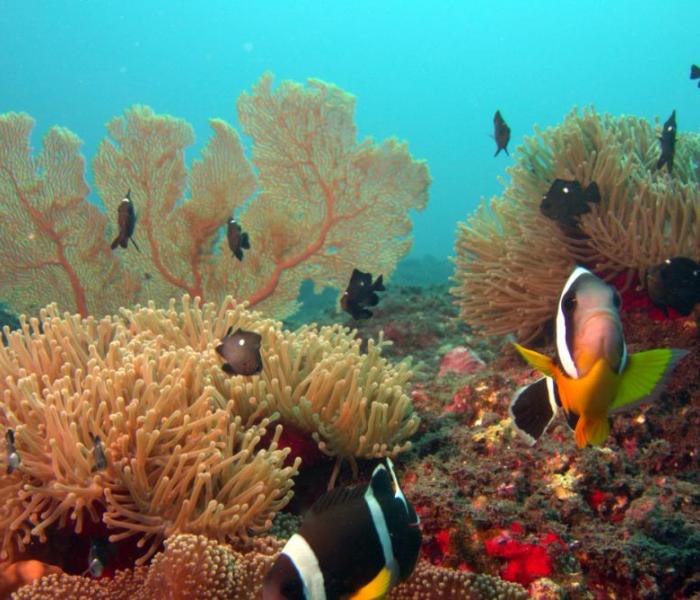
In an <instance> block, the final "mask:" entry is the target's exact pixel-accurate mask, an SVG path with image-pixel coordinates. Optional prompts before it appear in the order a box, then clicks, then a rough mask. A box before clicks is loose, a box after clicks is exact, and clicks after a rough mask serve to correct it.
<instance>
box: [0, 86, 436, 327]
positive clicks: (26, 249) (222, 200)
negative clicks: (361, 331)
mask: <svg viewBox="0 0 700 600" xmlns="http://www.w3.org/2000/svg"><path fill="white" fill-rule="evenodd" d="M272 82H273V79H272V76H271V75H270V74H266V75H264V76H263V77H262V78H261V79H260V81H259V83H258V84H257V85H255V86H253V88H252V90H251V91H250V92H249V93H244V94H243V95H242V96H241V97H240V99H239V101H238V114H239V121H240V123H241V124H242V127H243V130H244V132H245V133H246V134H249V135H250V136H251V138H252V159H253V163H254V165H253V164H251V162H250V161H249V160H248V159H247V158H246V156H245V153H244V149H243V144H242V142H241V139H240V137H239V135H238V133H237V132H236V130H235V129H234V128H233V127H232V126H231V125H229V124H228V123H226V122H225V121H223V120H220V119H212V120H211V121H210V125H211V128H212V131H213V134H212V136H211V138H210V139H209V142H208V144H207V145H206V147H205V148H204V150H203V151H202V156H201V159H199V160H194V161H193V162H192V167H191V169H190V170H189V173H188V167H187V164H186V161H185V151H186V149H187V148H188V146H191V145H192V144H193V142H194V131H193V129H192V127H191V126H190V125H189V124H188V123H187V122H186V121H183V120H182V119H177V118H175V117H171V116H169V115H159V114H156V113H155V112H154V111H153V110H152V109H150V108H149V107H147V106H139V105H136V106H133V107H131V108H129V109H127V110H126V111H125V112H124V114H123V115H122V116H119V117H115V118H114V119H112V120H111V121H110V122H109V123H108V124H107V130H108V136H107V137H106V138H105V139H104V140H103V141H102V142H101V144H100V146H99V151H98V153H97V155H96V156H95V158H94V159H93V161H92V168H93V173H94V181H95V185H96V188H97V191H98V192H99V194H100V198H101V201H102V204H103V205H104V207H105V209H106V211H107V212H106V213H105V212H103V211H102V210H101V209H100V208H98V207H97V206H96V205H94V204H91V203H90V202H89V201H88V199H87V197H88V194H89V192H90V190H89V188H88V186H87V183H86V181H85V178H84V160H83V157H82V156H81V154H80V152H79V147H80V140H79V139H78V138H77V137H76V136H75V135H74V134H72V133H71V132H69V131H68V130H66V129H62V128H58V127H55V128H53V129H51V130H49V133H48V134H47V135H46V136H45V138H44V141H43V149H42V151H41V153H40V154H39V155H38V156H36V157H34V156H33V155H32V151H31V147H30V143H29V142H30V135H31V131H32V129H33V126H34V121H33V119H31V117H29V116H28V115H25V114H17V113H8V114H3V115H0V262H2V264H3V269H4V272H5V274H6V275H7V276H6V277H3V278H2V280H1V281H0V297H2V299H3V300H5V301H7V302H8V303H9V304H10V306H11V307H12V308H13V309H14V310H16V311H17V312H24V313H27V314H36V312H37V311H38V310H39V308H41V307H42V306H44V305H45V304H48V303H49V302H58V304H59V306H60V307H61V309H68V310H70V311H71V312H73V311H77V312H79V313H80V314H81V315H83V316H87V315H88V314H91V315H97V316H102V315H105V314H111V313H112V312H113V311H115V310H116V309H117V308H118V307H117V306H116V303H117V300H115V299H118V302H120V303H121V305H123V306H133V305H134V304H136V303H138V302H141V303H145V302H146V301H147V300H148V301H150V300H153V301H155V302H156V304H157V305H158V306H161V307H164V306H166V305H167V303H168V300H169V299H170V298H172V297H180V296H182V294H183V293H187V294H189V295H190V296H192V297H197V296H198V297H201V298H206V299H207V300H210V301H216V302H221V301H222V300H223V298H224V296H226V295H227V294H231V295H233V296H234V297H236V299H237V300H239V301H244V300H247V301H248V302H250V304H251V305H257V307H258V308H259V309H262V310H265V311H266V312H267V313H268V314H271V315H275V316H276V317H278V318H281V317H284V316H287V315H289V314H291V313H293V312H294V311H295V309H296V308H297V303H296V299H297V296H298V293H299V288H300V286H301V284H302V283H303V282H304V281H306V280H311V281H313V282H314V284H315V286H316V288H317V289H322V288H324V287H329V286H330V287H334V288H336V289H338V290H340V289H342V288H343V287H344V286H345V284H346V283H347V280H348V278H349V276H350V273H351V272H352V270H353V269H354V268H355V267H361V268H362V269H364V270H368V271H372V272H378V273H383V274H384V275H385V276H388V275H390V274H391V272H392V271H393V270H394V268H395V266H396V263H397V262H398V260H399V259H400V258H401V257H402V256H404V255H405V254H406V253H407V252H408V250H409V248H410V246H411V236H410V232H411V219H410V217H409V211H411V210H422V209H423V208H424V207H425V205H426V203H427V201H428V188H429V186H430V175H429V173H428V168H427V165H426V164H425V162H424V161H417V160H414V159H413V157H412V156H411V154H410V153H409V151H408V147H407V144H405V143H402V142H399V141H397V140H395V139H390V140H387V141H385V142H383V143H381V144H378V143H375V142H374V141H372V140H365V141H361V142H358V140H357V130H356V127H355V124H354V110H355V98H354V97H353V96H352V95H350V94H348V93H347V92H345V91H343V90H342V89H340V88H338V87H336V86H334V85H332V84H329V83H325V82H322V81H319V80H315V79H313V80H309V81H308V84H307V85H299V84H296V83H294V82H290V81H285V82H282V83H281V84H280V85H279V86H278V87H277V88H276V89H273V85H272ZM253 166H254V167H255V169H256V171H255V173H254V172H253ZM256 176H257V178H256ZM188 184H189V188H188ZM127 190H130V194H131V199H132V201H133V206H134V208H135V211H136V213H137V216H138V225H137V226H136V231H135V232H134V239H135V240H136V241H137V243H138V244H139V248H140V252H128V251H124V252H122V251H116V252H112V251H111V250H110V247H109V242H110V240H111V239H113V238H114V233H115V231H114V226H115V221H114V220H115V214H116V212H117V207H118V206H119V205H120V203H121V201H122V199H123V198H124V194H126V193H127ZM233 215H236V216H237V217H238V218H239V220H240V223H241V224H242V226H243V228H244V229H245V231H246V232H247V233H249V234H250V240H251V242H250V243H251V251H250V252H248V253H247V254H246V258H245V260H244V261H242V262H240V263H239V262H237V261H235V260H234V261H233V262H232V259H231V254H230V251H229V249H228V248H227V246H226V237H225V236H223V235H221V233H222V231H223V228H224V227H225V225H226V222H227V220H228V219H229V218H230V217H231V216H233Z"/></svg>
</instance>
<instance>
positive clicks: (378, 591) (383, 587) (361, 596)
mask: <svg viewBox="0 0 700 600" xmlns="http://www.w3.org/2000/svg"><path fill="white" fill-rule="evenodd" d="M390 587H391V571H389V569H387V568H386V567H384V568H383V569H382V570H381V571H379V573H377V575H376V577H375V578H374V579H372V581H370V582H369V583H367V584H366V585H364V586H362V588H360V589H359V590H357V591H356V592H355V593H354V594H353V595H352V596H350V599H349V600H382V599H383V598H385V597H386V594H387V592H388V591H389V588H390Z"/></svg>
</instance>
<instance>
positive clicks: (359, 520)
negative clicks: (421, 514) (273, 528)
mask: <svg viewBox="0 0 700 600" xmlns="http://www.w3.org/2000/svg"><path fill="white" fill-rule="evenodd" d="M420 545H421V531H420V519H419V518H418V515H417V514H416V511H415V509H414V508H413V506H412V505H411V503H410V502H409V501H408V500H407V499H406V497H405V496H404V494H403V492H402V491H401V488H400V487H399V482H398V480H397V478H396V475H395V473H394V468H393V465H392V463H391V460H389V459H387V460H386V465H384V464H380V465H379V466H377V467H376V468H375V469H374V472H373V473H372V479H371V480H370V482H369V485H367V486H366V487H365V486H362V487H360V486H357V487H343V488H336V489H334V490H333V491H331V492H328V493H327V494H325V495H323V496H321V497H320V498H319V499H318V500H317V501H316V503H315V504H314V505H313V506H312V507H311V510H310V511H309V514H308V515H307V516H306V517H305V518H304V521H303V522H302V524H301V527H300V528H299V531H298V532H297V533H295V534H294V535H293V536H292V537H291V538H290V539H289V541H288V542H287V544H286V545H285V547H284V548H283V549H282V552H281V554H280V555H279V556H278V557H277V559H276V560H275V562H274V564H273V565H272V567H271V568H270V571H269V572H268V573H267V574H266V575H265V579H264V582H263V592H262V598H263V600H319V599H321V598H322V599H325V600H340V599H347V598H358V599H359V598H367V599H368V600H369V599H370V598H374V599H379V598H385V597H386V595H387V594H388V592H389V590H390V589H391V588H393V587H394V586H396V585H397V584H398V583H400V582H401V581H404V580H406V579H407V578H408V577H409V576H410V575H411V573H412V572H413V569H414V568H415V565H416V561H417V560H418V553H419V551H420Z"/></svg>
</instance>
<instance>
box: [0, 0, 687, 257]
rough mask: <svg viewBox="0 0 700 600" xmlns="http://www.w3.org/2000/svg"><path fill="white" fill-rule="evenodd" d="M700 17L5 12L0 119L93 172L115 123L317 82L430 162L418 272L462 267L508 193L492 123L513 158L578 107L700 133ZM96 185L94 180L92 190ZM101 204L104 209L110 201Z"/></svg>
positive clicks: (478, 11) (467, 9) (189, 113)
mask: <svg viewBox="0 0 700 600" xmlns="http://www.w3.org/2000/svg"><path fill="white" fill-rule="evenodd" d="M698 22H700V3H698V2H694V1H690V0H688V1H675V2H667V3H659V2H648V1H630V0H626V1H617V2H604V1H587V2H573V1H564V2H562V1H537V2H522V1H521V2H518V1H502V2H498V3H493V2H434V1H431V2H428V1H424V2H422V1H417V0H412V1H410V2H406V1H394V0H392V1H386V0H385V1H381V2H376V1H368V0H362V1H352V2H350V1H345V2H340V1H335V2H320V1H319V2H311V1H298V2H292V1H289V2H283V1H281V0H280V1H276V2H263V1H258V2H237V1H225V0H221V1H208V2H197V3H194V2H185V1H165V0H163V1H161V2H156V1H145V2H124V1H106V0H101V1H48V0H44V1H36V2H24V1H18V0H2V1H1V2H0V113H3V112H6V111H25V112H27V113H29V114H30V115H32V116H33V117H34V118H35V119H36V120H37V128H36V130H35V132H34V134H33V135H34V143H35V146H38V142H39V140H40V136H41V135H43V133H44V132H45V131H46V129H48V128H49V127H50V126H52V125H54V124H57V125H61V126H65V127H67V128H69V129H71V130H72V131H74V132H75V133H76V134H77V135H78V136H80V137H81V139H82V140H84V142H85V146H84V153H85V155H86V156H87V157H92V156H94V154H95V152H96V149H97V144H98V142H99V140H100V139H102V137H103V136H104V135H105V127H104V126H105V123H106V122H107V121H108V120H109V119H111V118H112V117H114V116H116V115H119V114H121V113H122V112H123V111H124V109H126V108H127V107H129V106H131V105H133V104H147V105H150V106H151V107H152V108H153V109H154V110H155V111H156V112H157V113H167V114H171V115H174V116H176V117H179V118H183V119H185V120H187V121H189V122H190V123H192V124H193V126H194V127H195V131H196V135H197V141H196V146H195V147H194V148H192V149H191V150H190V151H188V155H187V160H188V161H191V160H192V158H193V157H195V156H197V154H198V149H199V147H201V146H202V145H203V144H204V143H205V142H206V140H207V138H208V137H209V128H208V125H207V121H208V119H209V118H211V117H220V118H223V119H226V120H228V121H230V122H232V123H233V124H234V125H237V121H236V110H235V102H236V99H237V98H238V96H239V95H240V94H241V93H242V92H243V91H244V90H249V89H250V88H251V86H252V85H253V84H254V83H256V82H257V81H258V79H259V78H260V76H261V75H262V74H263V73H264V72H265V71H271V72H272V73H274V75H275V81H276V82H280V81H282V80H284V79H293V80H296V81H305V80H306V79H307V78H310V77H314V78H319V79H322V80H324V81H328V82H332V83H335V84H336V85H338V86H340V87H341V88H343V89H344V90H347V91H348V92H350V93H352V94H354V95H355V96H356V97H357V107H356V120H357V123H358V127H359V133H360V137H361V138H362V137H364V136H372V137H374V138H375V139H384V138H386V137H388V136H392V135H393V136H397V137H398V138H399V139H402V140H407V141H408V142H409V149H410V152H411V154H412V155H413V156H414V157H416V158H420V159H425V160H427V161H428V165H429V167H430V172H431V175H432V177H433V184H432V186H431V188H430V202H429V204H428V207H427V209H426V210H425V211H424V212H423V213H421V214H416V215H414V225H415V229H414V234H415V243H414V246H413V251H412V253H413V255H414V256H420V255H424V254H431V255H433V256H436V257H444V256H447V255H451V254H452V253H453V245H454V232H455V228H456V222H457V221H458V220H463V219H464V218H465V216H466V215H467V214H468V213H470V212H471V211H472V210H473V209H474V207H475V206H476V205H477V204H478V202H479V200H480V198H482V197H487V198H488V197H490V196H491V195H494V194H497V193H500V191H501V190H502V186H501V184H500V183H499V182H498V181H497V178H498V176H502V175H504V174H505V169H506V168H507V167H508V166H509V165H510V164H511V162H512V159H511V158H509V157H508V156H505V155H504V154H503V153H501V154H499V156H497V157H495V158H494V156H493V154H494V151H495V144H494V141H493V140H492V139H491V137H490V135H491V134H492V131H493V125H492V119H493V114H494V112H495V111H496V110H497V109H498V110H500V111H501V112H502V113H503V115H504V118H505V119H506V121H507V122H508V124H509V125H510V127H511V129H512V139H511V143H510V146H509V150H511V154H512V151H513V150H515V148H516V146H517V145H519V144H520V143H521V141H522V139H523V136H526V135H530V134H531V133H532V131H533V126H534V124H538V125H539V126H541V127H545V126H549V125H554V124H556V123H559V122H560V121H561V120H562V119H563V117H564V116H565V115H566V114H567V113H568V112H569V111H570V110H571V109H572V107H574V106H579V107H584V106H588V105H591V104H592V105H595V107H596V108H597V109H598V110H599V111H601V112H606V111H609V112H611V113H614V114H635V115H639V116H642V117H647V118H650V119H653V118H654V117H656V116H659V117H661V118H662V120H663V119H665V118H666V116H667V115H668V114H670V113H671V111H672V110H673V109H676V110H677V113H678V127H679V131H684V130H697V129H698V127H699V126H700V94H699V93H698V90H697V89H695V87H694V86H693V85H690V84H689V82H688V80H687V78H688V69H689V65H690V64H691V63H692V62H697V61H698V60H699V56H700V42H699V41H698V35H697V28H696V27H695V26H694V24H697V23H698ZM90 177H91V174H90V173H88V178H90ZM95 199H96V197H95Z"/></svg>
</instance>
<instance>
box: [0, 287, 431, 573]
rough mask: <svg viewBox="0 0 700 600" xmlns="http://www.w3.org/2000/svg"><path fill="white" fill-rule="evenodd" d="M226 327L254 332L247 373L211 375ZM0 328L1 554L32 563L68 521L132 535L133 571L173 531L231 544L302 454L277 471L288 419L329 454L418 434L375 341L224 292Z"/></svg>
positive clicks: (397, 446) (281, 496)
mask: <svg viewBox="0 0 700 600" xmlns="http://www.w3.org/2000/svg"><path fill="white" fill-rule="evenodd" d="M230 327H234V328H244V329H249V330H253V331H257V332H258V333H259V334H260V335H261V336H262V355H263V364H264V367H263V371H262V372H261V373H260V374H259V375H256V376H253V377H250V378H244V377H240V376H236V377H231V376H229V375H227V374H225V373H224V372H223V370H222V369H221V362H220V359H219V357H218V355H217V354H216V352H215V347H216V345H217V344H218V341H219V340H220V339H221V338H222V337H223V336H224V335H225V332H226V331H227V330H228V329H229V328H230ZM6 334H7V336H8V344H7V346H2V347H0V398H2V403H0V424H1V425H2V430H3V435H2V438H3V442H4V441H5V431H6V430H7V429H12V430H13V431H14V435H15V447H16V450H17V452H18V454H19V456H20V461H21V462H20V464H19V467H18V468H17V469H15V470H14V471H13V472H12V473H7V472H6V471H7V469H6V467H7V460H8V452H7V447H3V449H2V454H1V456H0V469H1V470H2V471H1V474H0V535H1V536H2V538H1V546H0V552H1V557H2V559H4V560H7V559H11V560H12V559H14V558H17V557H22V556H23V555H30V556H31V555H32V553H34V552H35V551H36V548H37V546H41V545H45V544H47V542H49V541H50V538H51V537H52V535H54V534H56V532H57V531H58V532H60V531H62V530H64V529H65V528H67V526H69V527H68V528H72V529H73V530H74V532H75V534H77V535H78V536H80V535H81V534H82V535H84V536H85V535H86V536H88V537H89V536H91V535H94V530H95V524H98V525H99V534H100V535H103V536H107V535H108V536H109V540H110V542H111V543H115V544H118V543H121V542H123V541H128V540H129V539H136V540H138V547H139V548H140V549H141V550H138V551H137V553H138V555H139V556H138V561H137V562H144V561H145V560H147V559H148V558H149V557H150V556H152V555H153V553H154V552H156V551H157V549H158V548H159V547H160V544H161V542H162V541H163V540H164V539H166V538H169V537H171V536H172V535H175V534H178V533H196V534H204V535H206V536H208V537H210V538H213V539H217V540H220V541H226V540H243V541H245V540H247V539H248V538H249V535H250V534H252V533H256V532H261V531H264V530H266V529H268V528H269V527H270V524H271V519H272V517H273V516H274V515H275V513H276V512H277V511H279V510H280V509H281V508H282V507H284V506H285V505H286V504H287V502H288V501H289V499H290V498H291V495H292V485H293V478H294V476H295V475H296V473H297V471H298V468H299V462H300V461H299V459H298V458H297V459H296V460H295V461H293V462H292V463H291V464H287V466H285V461H286V460H287V456H288V453H289V452H290V450H289V449H288V448H285V449H281V448H280V447H279V441H280V436H281V434H282V430H283V426H284V424H285V423H286V422H288V421H292V422H293V424H294V425H295V426H297V427H299V428H300V429H302V430H303V431H306V432H308V433H309V434H313V435H314V437H315V438H316V440H317V441H318V443H319V445H320V446H321V447H322V450H323V451H325V452H326V453H327V454H330V455H332V456H335V457H337V458H338V460H342V459H350V460H352V459H354V457H356V456H362V457H375V456H384V455H395V454H397V453H399V452H401V451H402V450H404V449H406V448H407V447H408V442H407V439H408V438H409V437H410V436H411V435H412V434H413V433H414V432H415V431H416V429H417V427H418V419H417V417H415V415H414V414H413V410H412V405H411V402H410V400H409V399H408V397H407V396H406V394H405V384H406V381H407V379H408V375H409V370H408V367H407V365H406V364H401V365H399V366H396V367H395V366H392V365H390V364H388V363H387V362H386V361H385V359H383V358H382V357H381V343H380V344H378V345H370V347H369V349H368V351H367V353H366V354H363V353H361V352H360V349H359V341H356V340H355V339H354V337H353V335H352V332H350V331H347V330H342V329H340V328H337V327H331V328H323V329H321V330H316V329H314V328H312V327H307V328H304V329H302V330H300V331H299V332H296V333H293V332H288V331H283V330H282V329H281V326H280V324H279V323H277V322H275V321H272V320H269V319H263V318H261V316H260V315H259V314H258V313H253V312H250V311H248V310H246V309H245V308H244V306H243V305H240V304H236V303H235V301H234V300H233V299H232V298H230V297H228V298H227V299H226V300H225V302H224V303H223V305H222V306H220V307H218V306H216V305H214V304H213V303H210V304H206V305H204V306H200V302H199V300H198V299H196V300H195V301H191V300H190V299H189V297H187V296H185V297H184V299H183V304H182V309H181V310H180V311H178V310H177V308H176V305H175V302H174V301H171V303H170V306H169V308H167V309H156V308H155V307H154V306H152V305H151V306H150V307H148V308H137V309H135V310H127V309H123V310H122V311H121V315H120V316H114V317H105V318H103V319H101V320H97V319H95V318H92V317H88V318H82V317H80V316H78V315H75V316H70V315H68V314H66V315H64V316H63V317H61V316H59V313H58V309H57V308H56V306H55V305H54V306H50V307H48V308H46V309H44V310H42V312H41V318H40V319H36V318H34V319H31V320H30V321H29V323H28V322H27V321H26V320H23V322H22V326H21V329H20V330H18V331H14V332H9V331H6ZM276 420H280V421H281V424H279V423H278V424H277V425H276V426H275V425H274V421H276ZM273 427H274V434H273V435H272V436H271V437H265V434H266V432H267V430H271V429H272V428H273ZM96 438H99V440H97V439H96ZM262 439H265V440H267V441H266V442H264V443H263V442H261V440H262ZM97 444H100V445H101V446H102V447H103V448H104V454H105V457H106V461H100V460H99V453H98V449H97V448H96V446H97ZM4 446H6V443H4ZM105 462H106V464H104V463H105ZM101 463H102V464H101ZM84 567H85V565H83V568H84Z"/></svg>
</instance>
